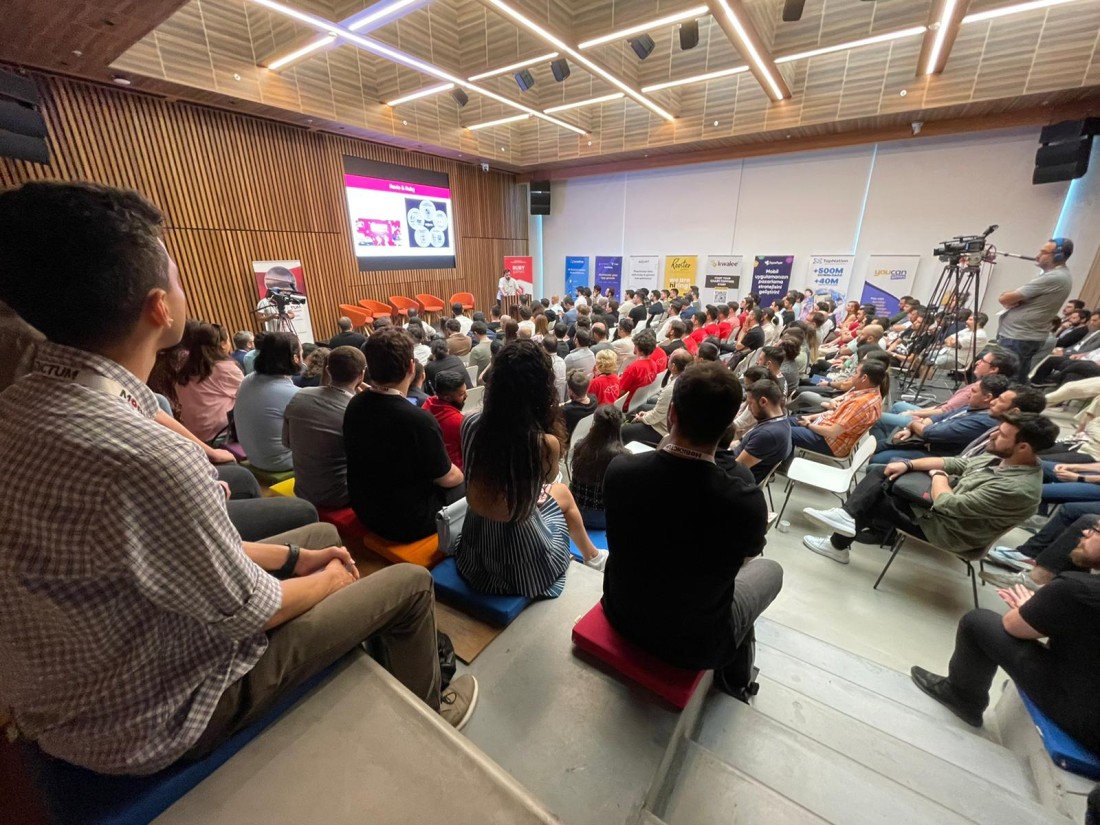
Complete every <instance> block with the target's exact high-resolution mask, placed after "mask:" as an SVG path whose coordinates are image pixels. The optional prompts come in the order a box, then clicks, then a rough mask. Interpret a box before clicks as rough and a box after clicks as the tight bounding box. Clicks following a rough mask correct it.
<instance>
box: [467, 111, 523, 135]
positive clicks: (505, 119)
mask: <svg viewBox="0 0 1100 825" xmlns="http://www.w3.org/2000/svg"><path fill="white" fill-rule="evenodd" d="M530 117H531V116H530V115H526V114H525V115H513V116H512V117H502V118H500V119H498V120H488V121H486V122H485V123H475V124H473V125H472V126H467V127H466V128H467V129H469V130H470V131H471V132H476V131H477V130H478V129H488V128H490V127H491V126H503V125H504V124H505V123H516V122H518V121H521V120H528V119H529V118H530Z"/></svg>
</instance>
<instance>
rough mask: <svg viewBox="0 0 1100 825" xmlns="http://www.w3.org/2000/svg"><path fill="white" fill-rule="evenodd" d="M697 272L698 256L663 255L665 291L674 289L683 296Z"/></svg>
mask: <svg viewBox="0 0 1100 825" xmlns="http://www.w3.org/2000/svg"><path fill="white" fill-rule="evenodd" d="M698 271H699V256H698V255H665V289H672V288H673V287H675V288H676V289H678V290H680V294H681V295H683V294H684V293H685V292H687V289H688V287H689V286H691V285H692V284H694V283H695V282H696V281H695V276H696V273H698Z"/></svg>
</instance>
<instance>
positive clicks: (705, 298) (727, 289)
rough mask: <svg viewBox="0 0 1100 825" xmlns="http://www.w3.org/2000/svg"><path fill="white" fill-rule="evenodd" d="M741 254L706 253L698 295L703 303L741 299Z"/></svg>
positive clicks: (721, 302)
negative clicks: (705, 262)
mask: <svg viewBox="0 0 1100 825" xmlns="http://www.w3.org/2000/svg"><path fill="white" fill-rule="evenodd" d="M743 260H744V257H743V256H742V255H707V266H706V270H705V271H704V272H703V284H702V286H701V287H700V289H699V297H700V299H701V300H702V302H703V304H704V305H706V304H727V303H729V302H730V301H739V300H740V299H741V264H742V261H743Z"/></svg>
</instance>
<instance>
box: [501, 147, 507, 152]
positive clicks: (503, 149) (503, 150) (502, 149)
mask: <svg viewBox="0 0 1100 825" xmlns="http://www.w3.org/2000/svg"><path fill="white" fill-rule="evenodd" d="M500 151H502V152H507V151H508V150H507V149H505V148H504V147H503V146H501V147H500Z"/></svg>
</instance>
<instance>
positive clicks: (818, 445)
mask: <svg viewBox="0 0 1100 825" xmlns="http://www.w3.org/2000/svg"><path fill="white" fill-rule="evenodd" d="M796 420H797V419H795V418H794V417H793V416H792V417H791V444H792V445H794V448H795V449H796V450H798V449H802V450H809V451H810V452H812V453H821V454H822V455H833V451H832V450H831V449H830V448H829V442H828V441H826V440H825V439H824V438H822V437H821V436H820V435H818V434H817V433H815V432H813V431H812V430H810V429H809V428H808V427H800V426H798V425H797V424H795V423H794V422H795V421H796ZM1097 489H1098V490H1100V487H1098V488H1097Z"/></svg>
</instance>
